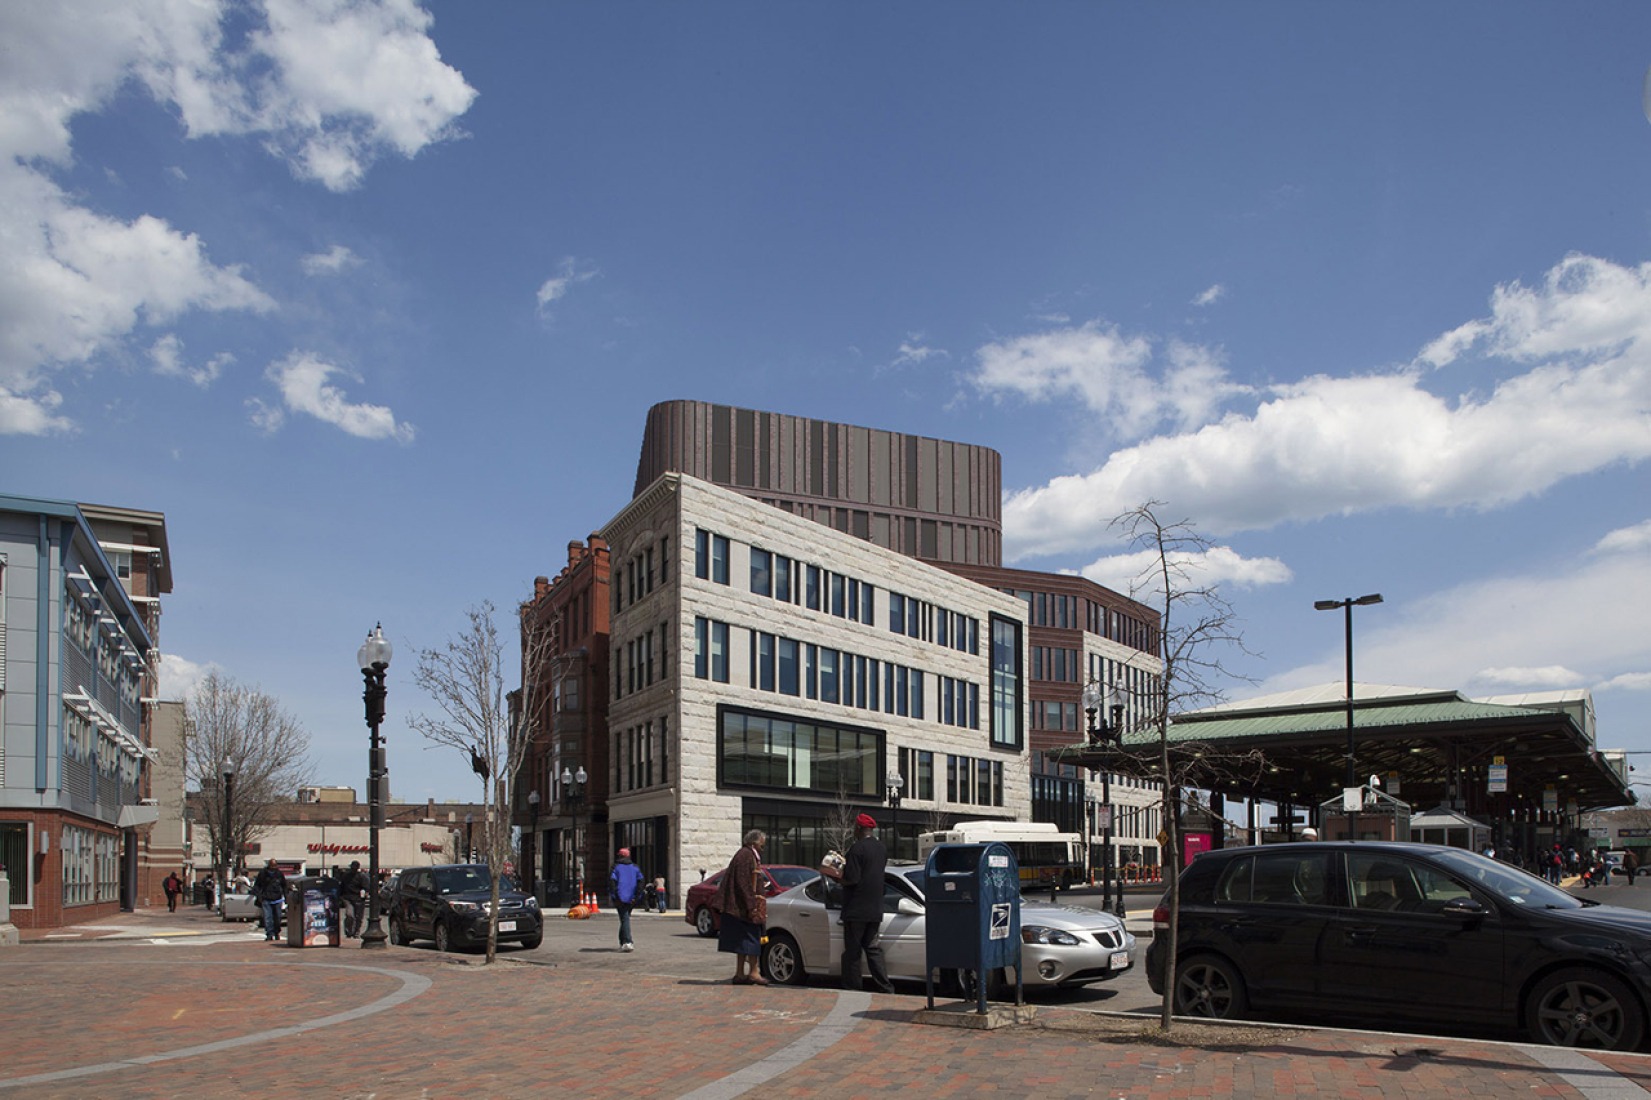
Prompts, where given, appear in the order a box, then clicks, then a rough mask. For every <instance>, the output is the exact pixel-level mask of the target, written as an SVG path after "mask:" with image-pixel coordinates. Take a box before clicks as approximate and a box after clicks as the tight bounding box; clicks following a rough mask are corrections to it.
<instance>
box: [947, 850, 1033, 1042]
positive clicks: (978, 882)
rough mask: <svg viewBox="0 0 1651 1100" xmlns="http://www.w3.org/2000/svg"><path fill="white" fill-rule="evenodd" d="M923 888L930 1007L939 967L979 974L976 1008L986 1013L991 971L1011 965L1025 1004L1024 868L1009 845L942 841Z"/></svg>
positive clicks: (1018, 1000) (1019, 997)
mask: <svg viewBox="0 0 1651 1100" xmlns="http://www.w3.org/2000/svg"><path fill="white" fill-rule="evenodd" d="M923 890H924V893H925V894H926V896H927V898H928V904H927V909H928V916H927V918H926V919H925V920H924V929H925V932H924V936H925V940H926V944H925V950H926V956H925V957H926V962H927V966H926V968H925V978H924V985H925V987H926V988H927V991H928V995H929V1007H930V1008H933V1007H934V975H935V971H937V970H939V971H947V970H955V971H957V972H959V973H960V974H973V975H974V977H975V982H974V986H975V995H976V999H977V1003H976V1010H977V1011H978V1012H980V1013H981V1014H984V1013H985V1012H986V991H987V986H988V985H989V984H990V981H989V978H990V975H991V974H992V973H993V972H994V971H997V970H1001V969H1003V968H1006V967H1012V968H1013V969H1014V972H1015V1003H1016V1004H1017V1005H1018V1004H1021V1003H1022V992H1023V986H1022V984H1021V979H1020V868H1019V866H1018V865H1017V864H1016V863H1015V853H1014V852H1012V851H1011V850H1010V849H1009V846H1008V845H1007V844H1000V843H998V842H996V841H992V842H989V843H986V844H941V845H939V846H937V847H936V848H935V849H934V850H933V851H931V852H930V853H929V860H928V863H927V864H926V865H925V866H924V869H923ZM966 991H967V990H966V989H965V992H966Z"/></svg>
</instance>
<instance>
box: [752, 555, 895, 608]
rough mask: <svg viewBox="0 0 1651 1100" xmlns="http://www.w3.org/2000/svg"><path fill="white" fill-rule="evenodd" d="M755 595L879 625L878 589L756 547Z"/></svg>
mask: <svg viewBox="0 0 1651 1100" xmlns="http://www.w3.org/2000/svg"><path fill="white" fill-rule="evenodd" d="M751 592H752V594H754V595H757V596H767V597H768V598H770V599H774V600H779V601H780V602H781V603H789V604H796V605H798V606H799V607H806V608H808V609H809V610H810V611H819V612H822V613H824V614H827V615H835V616H836V617H837V618H839V619H847V620H848V621H849V622H851V623H865V624H866V625H867V626H874V625H876V619H877V588H876V586H875V585H873V584H870V583H868V582H865V581H860V580H856V579H855V578H853V577H849V576H845V575H843V574H842V573H834V572H832V571H831V570H829V569H824V568H821V567H820V566H818V565H809V564H808V563H807V562H799V561H797V560H796V559H795V558H788V557H785V556H784V555H783V554H776V553H774V552H773V551H771V550H763V549H760V548H759V547H755V546H753V547H751Z"/></svg>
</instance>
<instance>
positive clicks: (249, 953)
mask: <svg viewBox="0 0 1651 1100" xmlns="http://www.w3.org/2000/svg"><path fill="white" fill-rule="evenodd" d="M195 914H198V915H195ZM678 919H680V917H679V918H678ZM226 928H227V929H228V931H227V932H226V931H224V929H226ZM65 931H67V930H65ZM79 931H81V932H82V935H80V936H79V937H77V938H76V939H73V940H70V939H66V938H63V937H54V938H53V939H52V940H50V941H45V942H41V941H44V937H34V938H32V939H31V942H29V943H25V944H23V945H21V946H19V947H14V948H9V949H6V950H4V951H0V981H4V983H5V986H4V988H6V989H7V990H8V991H10V992H11V995H10V996H8V997H6V998H5V999H4V1001H3V1002H0V1036H4V1039H3V1040H0V1045H3V1046H4V1049H5V1057H4V1058H3V1059H0V1097H5V1098H10V1097H14V1096H15V1097H26V1098H35V1097H85V1096H117V1095H118V1096H121V1097H132V1098H146V1097H172V1096H177V1095H181V1094H185V1093H187V1094H190V1095H193V1096H202V1097H218V1096H224V1097H229V1096H235V1097H244V1096H245V1095H248V1094H249V1090H250V1091H251V1092H255V1093H257V1094H260V1095H261V1094H264V1093H267V1092H269V1091H271V1090H273V1089H279V1090H281V1091H282V1092H284V1093H290V1094H296V1095H306V1094H311V1093H314V1094H317V1095H328V1096H354V1097H367V1096H373V1095H378V1096H385V1095H392V1096H401V1095H422V1096H430V1097H437V1098H439V1097H450V1096H455V1097H456V1096H484V1097H518V1096H520V1097H527V1096H535V1097H536V1096H542V1095H544V1094H545V1092H546V1091H547V1090H553V1091H555V1092H558V1093H560V1094H563V1095H571V1096H580V1097H583V1096H594V1095H599V1094H606V1093H613V1092H618V1093H620V1094H624V1095H633V1096H657V1097H682V1096H692V1097H695V1098H696V1100H710V1098H730V1097H734V1096H739V1095H742V1094H744V1093H746V1092H748V1091H749V1092H752V1094H753V1095H775V1094H784V1095H786V1096H797V1097H831V1098H833V1100H838V1098H842V1097H857V1096H860V1097H872V1096H885V1095H894V1094H896V1093H899V1092H903V1091H907V1090H909V1089H912V1088H918V1089H921V1090H922V1092H924V1093H925V1094H927V1095H929V1096H931V1097H936V1098H940V1097H962V1096H977V1095H981V1094H984V1093H1003V1094H1006V1095H1013V1096H1017V1097H1022V1096H1024V1097H1068V1096H1090V1095H1094V1096H1108V1097H1125V1096H1127V1097H1142V1096H1153V1097H1194V1096H1251V1095H1256V1096H1263V1095H1264V1096H1290V1095H1293V1094H1302V1095H1306V1094H1326V1095H1335V1096H1346V1095H1352V1094H1355V1093H1357V1094H1359V1095H1363V1096H1381V1097H1406V1098H1414V1097H1439V1096H1474V1097H1510V1098H1511V1097H1516V1096H1517V1097H1532V1096H1537V1097H1588V1098H1594V1097H1602V1096H1611V1097H1628V1096H1638V1095H1644V1093H1643V1092H1642V1090H1644V1089H1646V1088H1651V1058H1647V1057H1645V1056H1640V1055H1597V1056H1592V1057H1590V1056H1586V1055H1583V1054H1580V1053H1577V1052H1572V1051H1562V1050H1556V1049H1553V1048H1538V1047H1530V1046H1519V1045H1511V1044H1499V1043H1484V1042H1473V1041H1467V1040H1453V1039H1427V1040H1419V1039H1417V1038H1415V1037H1414V1036H1394V1035H1385V1034H1381V1033H1374V1032H1352V1031H1327V1030H1316V1029H1306V1028H1280V1027H1233V1026H1228V1025H1222V1026H1219V1027H1206V1026H1201V1025H1198V1024H1194V1023H1191V1022H1180V1021H1178V1022H1177V1024H1176V1026H1175V1029H1174V1031H1173V1033H1172V1036H1171V1037H1170V1039H1169V1040H1168V1041H1166V1040H1164V1039H1163V1038H1162V1037H1160V1036H1158V1035H1157V1032H1156V1022H1155V1021H1143V1020H1141V1019H1139V1018H1122V1017H1117V1016H1105V1015H1100V1014H1096V1013H1092V1012H1085V1011H1081V1010H1077V1009H1067V1008H1051V1007H1048V1006H1040V1007H1038V1009H1037V1011H1036V1014H1035V1016H1034V1018H1033V1019H1032V1021H1031V1022H1030V1023H1027V1024H1021V1025H1016V1026H1012V1027H1005V1028H1001V1029H998V1030H993V1031H978V1030H968V1029H962V1028H955V1027H937V1026H930V1025H927V1024H922V1023H917V1022H915V1021H916V1019H917V1017H918V1015H919V1013H920V1011H921V1010H922V1009H923V1008H924V1007H925V1003H924V1001H923V999H922V998H920V997H911V996H881V995H874V994H864V993H852V994H851V993H841V992H838V991H836V990H832V989H824V988H809V989H781V988H777V987H770V988H735V987H731V986H729V985H728V983H727V981H726V974H725V969H726V968H725V967H724V966H723V962H724V960H723V959H720V958H718V959H716V961H715V963H714V965H711V966H710V967H709V969H710V971H712V972H709V973H707V974H706V976H705V977H704V978H703V979H699V978H679V977H668V976H663V975H659V974H655V973H650V971H649V969H648V959H647V956H646V954H645V953H644V952H636V953H634V954H625V955H620V954H618V953H617V952H615V953H613V954H611V955H607V954H604V955H603V956H602V958H601V960H600V964H599V965H595V966H591V965H581V966H572V965H560V964H559V963H558V962H557V960H556V958H555V957H554V955H553V956H552V957H551V958H550V959H549V960H548V963H537V964H534V963H524V962H520V961H515V960H513V959H511V958H510V957H509V956H501V958H500V960H499V961H498V962H496V963H495V964H494V965H492V966H484V965H481V959H480V958H479V957H477V956H444V955H439V954H437V953H436V952H434V951H430V950H427V949H421V948H386V949H385V950H383V951H374V952H363V951H361V950H359V949H357V950H353V951H345V950H298V949H292V948H287V947H285V946H283V945H269V944H264V943H262V942H261V940H260V939H258V938H255V937H257V936H258V933H257V932H256V931H255V930H253V929H252V928H250V927H249V926H244V927H242V928H239V929H237V928H236V926H234V925H228V926H225V925H222V924H221V923H220V922H218V921H217V920H216V919H215V918H212V917H210V916H209V915H207V914H205V912H204V911H203V910H195V911H194V912H193V914H185V913H184V912H182V911H180V913H178V914H175V915H169V914H167V913H166V912H165V911H164V910H162V911H160V912H159V913H158V914H157V913H154V912H152V911H151V912H146V913H142V914H121V916H120V917H119V918H118V919H111V920H109V921H106V922H104V923H102V924H100V925H98V926H95V927H92V928H86V929H82V930H79ZM48 942H49V943H52V944H55V945H57V946H50V947H48V946H46V943H48ZM570 961H571V960H570ZM19 992H21V993H22V994H23V995H18V994H19ZM66 1072H67V1073H73V1074H74V1075H73V1076H50V1075H52V1074H64V1073H66ZM31 1079H32V1080H31Z"/></svg>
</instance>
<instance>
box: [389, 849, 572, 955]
mask: <svg viewBox="0 0 1651 1100" xmlns="http://www.w3.org/2000/svg"><path fill="white" fill-rule="evenodd" d="M492 889H493V876H492V872H491V871H489V870H488V868H487V866H486V864H481V863H450V864H441V865H437V866H434V867H411V868H408V869H407V870H405V871H402V872H401V875H400V877H398V878H397V879H396V883H395V889H394V890H393V891H392V892H391V894H390V904H389V918H390V942H391V943H393V944H395V945H397V946H398V947H399V946H405V945H407V944H410V943H412V942H413V941H414V940H434V941H435V945H436V950H437V951H451V950H453V949H454V948H462V947H475V946H479V945H481V944H485V943H486V942H487V924H488V915H489V910H488V906H489V905H490V904H491V900H492ZM544 934H545V925H544V916H543V914H541V913H540V912H539V902H538V901H537V900H536V899H535V898H534V897H533V896H532V895H530V894H524V893H522V892H521V891H520V890H518V889H516V885H515V883H513V882H511V881H510V879H509V878H508V877H505V878H502V879H500V881H499V939H498V942H499V943H519V944H521V945H522V946H524V947H527V948H534V947H538V946H539V944H540V943H542V942H544Z"/></svg>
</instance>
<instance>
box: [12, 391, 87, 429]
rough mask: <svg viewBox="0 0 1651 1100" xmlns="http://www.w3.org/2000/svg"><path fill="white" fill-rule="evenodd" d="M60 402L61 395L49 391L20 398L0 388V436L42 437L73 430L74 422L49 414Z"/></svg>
mask: <svg viewBox="0 0 1651 1100" xmlns="http://www.w3.org/2000/svg"><path fill="white" fill-rule="evenodd" d="M62 403H63V398H62V396H61V395H60V394H57V393H55V392H52V391H50V390H47V391H44V392H41V391H37V392H36V393H35V394H34V395H33V396H29V397H23V396H19V395H18V394H15V393H12V392H10V391H9V390H7V389H6V388H5V387H4V386H0V435H45V434H47V433H48V432H67V431H71V430H73V428H74V421H72V420H69V419H66V418H65V417H61V416H53V415H52V410H53V409H55V408H57V407H58V406H59V405H60V404H62Z"/></svg>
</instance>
